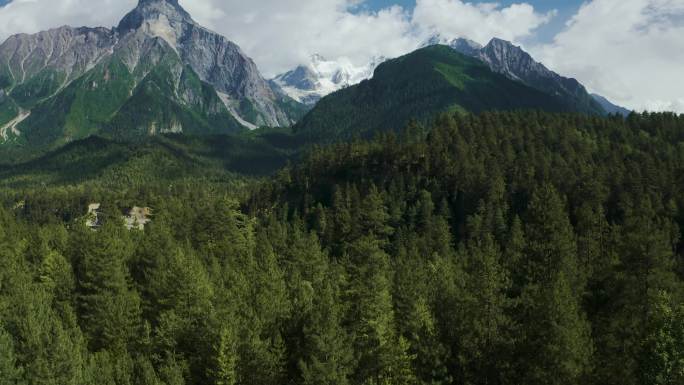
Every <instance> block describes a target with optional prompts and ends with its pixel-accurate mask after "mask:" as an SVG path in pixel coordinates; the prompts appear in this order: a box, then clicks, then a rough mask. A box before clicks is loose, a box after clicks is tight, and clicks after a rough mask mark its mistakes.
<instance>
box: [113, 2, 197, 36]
mask: <svg viewBox="0 0 684 385" xmlns="http://www.w3.org/2000/svg"><path fill="white" fill-rule="evenodd" d="M184 24H195V22H194V21H193V20H192V17H191V16H190V14H189V13H188V12H186V11H185V9H183V7H181V6H180V4H178V0H139V3H138V6H137V7H135V9H133V10H132V11H131V12H129V13H128V14H127V15H126V16H124V18H123V19H122V20H121V22H120V23H119V26H118V27H117V30H118V31H119V33H120V34H125V33H127V32H129V31H131V30H138V29H140V28H141V27H147V26H150V25H151V26H152V29H153V30H154V29H162V30H163V29H166V30H168V29H173V30H176V31H180V30H182V26H183V25H184Z"/></svg>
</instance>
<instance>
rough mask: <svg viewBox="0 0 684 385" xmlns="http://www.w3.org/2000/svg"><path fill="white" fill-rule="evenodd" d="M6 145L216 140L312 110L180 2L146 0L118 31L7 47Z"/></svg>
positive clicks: (66, 34) (50, 35)
mask: <svg viewBox="0 0 684 385" xmlns="http://www.w3.org/2000/svg"><path fill="white" fill-rule="evenodd" d="M0 63H2V64H0V89H2V91H0V128H1V129H0V134H2V141H3V142H4V143H5V144H8V143H9V144H16V145H18V146H43V147H51V146H56V145H59V144H62V143H68V142H70V141H73V140H76V139H79V138H84V137H87V136H89V135H93V134H101V135H105V136H112V137H116V138H137V137H144V136H148V135H154V134H158V133H165V132H185V133H193V134H216V133H231V132H240V131H243V130H245V129H246V127H247V128H254V127H256V126H264V125H265V126H287V125H290V124H292V123H293V122H294V121H295V120H296V119H297V118H298V117H299V116H300V114H301V112H302V111H303V110H302V107H301V106H300V105H299V104H298V103H297V102H295V101H294V100H292V99H290V98H289V97H287V96H285V95H284V94H283V92H282V91H281V90H279V89H278V88H277V87H274V86H273V85H272V84H269V82H268V81H266V80H265V79H264V78H263V77H262V76H261V74H260V73H259V71H258V69H257V67H256V65H255V64H254V62H253V61H252V60H251V59H250V58H249V57H247V56H246V55H245V53H244V52H242V50H241V49H240V48H239V47H238V46H237V45H235V44H234V43H232V42H230V41H229V40H227V39H226V38H225V37H223V36H220V35H218V34H216V33H214V32H212V31H209V30H208V29H205V28H203V27H202V26H200V25H199V24H197V23H196V22H195V21H194V20H193V19H192V18H191V16H190V15H189V14H188V13H187V12H186V11H185V10H184V9H183V8H182V7H181V6H180V5H179V4H178V2H177V0H140V1H139V3H138V6H137V7H136V8H135V9H134V10H132V11H131V12H130V13H128V14H127V15H126V16H125V17H124V18H123V19H122V20H121V22H120V23H119V25H118V26H117V27H115V28H113V29H107V28H85V27H84V28H72V27H67V26H65V27H60V28H57V29H52V30H49V31H44V32H40V33H37V34H34V35H26V34H21V35H15V36H12V37H10V38H9V39H8V40H7V41H5V42H4V43H3V44H2V45H0Z"/></svg>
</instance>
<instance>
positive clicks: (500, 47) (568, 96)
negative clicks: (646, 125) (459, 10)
mask: <svg viewBox="0 0 684 385" xmlns="http://www.w3.org/2000/svg"><path fill="white" fill-rule="evenodd" d="M447 45H449V46H450V47H451V48H453V49H454V50H456V51H458V52H460V53H462V54H464V55H467V56H471V57H473V58H476V59H478V60H481V61H482V62H484V63H486V64H487V65H488V66H489V68H490V69H491V70H492V71H494V72H497V73H500V74H502V75H505V76H506V77H508V78H509V79H512V80H517V81H520V82H523V83H525V84H526V85H528V86H530V87H533V88H536V89H538V90H540V91H543V92H545V93H547V94H550V95H554V96H556V97H559V98H561V99H562V100H563V101H564V102H565V104H566V105H567V106H568V108H570V109H572V110H575V111H578V112H582V113H587V114H592V115H605V114H606V112H607V111H606V110H604V108H603V106H602V105H601V103H599V102H597V101H596V100H595V99H594V98H593V97H592V96H591V95H589V93H588V92H587V90H586V88H585V87H584V86H583V85H582V84H580V83H579V82H578V81H577V80H575V79H571V78H566V77H563V76H561V75H558V74H557V73H555V72H553V71H551V70H549V69H548V68H546V67H545V66H544V65H543V64H541V63H539V62H537V61H535V60H534V58H532V56H530V54H528V53H527V52H525V51H524V50H523V49H522V48H520V47H518V46H516V45H513V44H512V43H510V42H508V41H505V40H501V39H497V38H494V39H492V40H491V41H490V42H489V44H487V45H486V46H484V47H483V46H481V45H480V44H478V43H476V42H474V41H472V40H468V39H463V38H459V39H454V40H452V41H449V42H448V43H447Z"/></svg>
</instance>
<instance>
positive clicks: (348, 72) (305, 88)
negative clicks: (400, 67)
mask: <svg viewBox="0 0 684 385" xmlns="http://www.w3.org/2000/svg"><path fill="white" fill-rule="evenodd" d="M384 60H385V58H383V57H379V58H374V59H373V60H372V61H371V62H370V63H369V64H368V65H365V66H360V67H359V66H355V65H354V64H353V63H352V62H351V61H350V60H349V59H348V58H345V57H341V58H339V59H337V60H328V59H326V58H324V57H323V56H321V55H318V54H316V55H312V56H311V59H310V61H309V63H308V64H303V65H300V66H298V67H297V68H295V69H293V70H291V71H288V72H286V73H283V74H280V75H278V76H276V77H275V78H273V79H272V80H271V82H272V83H274V84H275V85H277V86H279V87H280V88H281V89H282V90H283V91H284V92H285V93H286V94H287V95H288V96H290V97H291V98H293V99H295V100H296V101H298V102H300V103H304V104H307V105H313V104H315V103H316V102H318V101H319V100H320V99H321V98H322V97H324V96H326V95H328V94H331V93H333V92H335V91H337V90H340V89H342V88H345V87H349V86H351V85H354V84H357V83H360V82H362V81H363V80H366V79H368V78H370V77H372V76H373V71H375V68H376V67H377V66H378V65H379V64H380V63H382V62H383V61H384Z"/></svg>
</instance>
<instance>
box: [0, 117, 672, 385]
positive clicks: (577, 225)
mask: <svg viewBox="0 0 684 385" xmlns="http://www.w3.org/2000/svg"><path fill="white" fill-rule="evenodd" d="M168 146H171V145H168ZM176 152H177V153H180V154H181V155H182V151H181V149H177V148H175V147H174V153H176ZM65 159H66V160H64V162H65V165H64V168H65V169H68V167H67V166H68V164H66V163H68V162H71V161H74V160H73V159H71V158H65ZM144 159H147V158H140V159H138V160H135V159H134V160H133V161H131V164H130V165H128V166H121V167H122V168H121V170H124V171H125V173H126V174H127V175H129V176H130V178H131V179H134V180H136V181H146V180H147V181H148V183H143V182H136V183H134V184H133V183H127V182H126V179H125V178H119V179H117V178H114V177H112V178H108V179H107V180H103V179H97V178H91V179H89V180H80V181H75V180H74V179H65V181H66V182H65V183H61V184H60V183H41V182H40V178H41V175H43V176H44V175H47V174H41V172H40V169H36V168H35V167H34V168H32V171H31V175H30V178H29V177H28V176H27V177H26V179H25V180H27V181H30V182H31V184H30V185H28V184H27V185H20V184H16V183H15V184H13V185H6V184H3V186H4V187H2V189H1V190H0V199H1V202H2V205H1V207H0V384H2V385H5V384H7V385H9V384H12V385H17V384H22V385H29V384H31V385H33V384H36V385H38V384H40V385H43V384H45V385H48V384H54V385H81V384H83V385H86V384H88V385H89V384H102V385H109V384H112V385H128V384H131V385H133V384H135V385H138V384H140V385H162V384H164V385H182V384H187V385H199V384H216V385H238V384H239V385H284V384H292V385H295V384H302V385H314V384H315V385H322V384H330V385H333V384H334V385H419V384H420V385H423V384H424V385H446V384H464V385H466V384H467V385H504V384H512V385H520V384H525V385H547V384H548V385H681V384H684V259H683V257H684V239H683V238H682V229H684V116H677V115H675V114H667V113H662V114H631V115H630V116H628V117H626V118H623V117H618V116H609V117H589V116H584V115H576V114H550V113H542V112H492V113H486V112H485V113H481V114H478V115H472V114H461V113H459V114H453V115H447V114H444V115H441V116H440V117H438V118H436V119H435V120H434V122H432V123H430V124H419V123H411V124H409V125H408V126H407V127H406V129H405V130H403V131H402V132H400V133H396V134H395V133H384V134H380V135H378V136H377V137H375V138H374V139H372V140H361V139H357V140H354V141H351V142H348V143H339V144H332V145H329V146H325V147H311V148H308V149H307V150H306V151H305V154H304V155H301V156H300V157H298V158H293V160H292V161H291V163H290V164H289V165H288V166H286V167H284V168H282V169H280V170H279V171H277V172H276V173H275V174H274V175H273V176H272V177H268V178H253V177H239V178H238V177H236V176H234V174H232V173H229V172H224V173H222V174H221V173H219V172H218V171H217V172H208V171H207V170H203V171H202V174H201V175H200V174H197V175H196V176H195V177H194V178H193V177H192V175H183V177H182V178H178V179H173V178H171V177H170V176H169V177H160V176H159V175H156V174H155V175H152V174H153V173H154V172H155V171H154V170H156V169H155V168H154V167H151V164H148V163H145V162H144V161H143V160H144ZM193 159H194V158H193ZM56 161H59V158H56ZM148 162H149V163H154V161H148ZM53 166H54V165H53ZM53 166H50V167H53ZM207 167H209V166H207ZM211 167H215V168H216V169H220V168H221V167H223V166H222V165H221V164H220V162H219V163H218V165H213V166H211ZM197 169H200V167H188V168H187V170H186V172H187V173H193V172H198V171H196V170H197ZM124 171H121V172H122V173H123V172H124ZM45 172H46V173H47V171H45ZM198 173H199V172H198ZM207 175H210V176H207ZM21 180H22V179H21V177H20V176H17V175H15V176H14V177H13V181H14V182H16V181H21ZM54 180H56V179H51V181H54ZM113 181H120V183H119V184H118V186H115V185H114V182H113ZM94 202H97V203H101V208H100V212H99V214H98V221H99V222H100V223H99V224H98V226H97V228H91V227H89V226H87V225H86V224H87V221H88V216H87V215H86V213H87V212H88V207H89V205H90V204H92V203H94ZM133 206H145V207H150V208H152V210H153V216H152V220H151V222H150V223H148V224H147V225H146V226H145V228H144V230H142V231H141V230H128V229H127V228H126V227H125V226H124V223H123V219H122V212H123V210H126V209H127V208H130V207H133Z"/></svg>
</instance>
